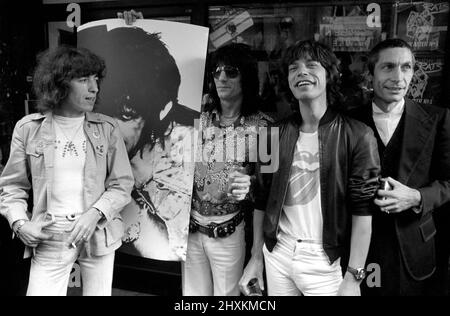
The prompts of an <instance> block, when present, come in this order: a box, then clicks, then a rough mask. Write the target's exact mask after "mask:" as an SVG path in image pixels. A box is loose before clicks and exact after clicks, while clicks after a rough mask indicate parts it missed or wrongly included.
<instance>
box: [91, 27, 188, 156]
mask: <svg viewBox="0 0 450 316" xmlns="http://www.w3.org/2000/svg"><path fill="white" fill-rule="evenodd" d="M86 31H89V32H91V34H92V36H90V37H91V38H95V39H97V42H100V43H102V45H98V43H97V45H96V47H98V46H101V47H98V48H97V50H96V52H98V53H100V52H101V53H100V54H101V55H102V56H104V57H105V59H106V62H107V65H108V80H105V82H104V85H103V90H102V91H103V98H102V103H101V104H100V110H101V111H102V112H103V113H105V114H107V115H110V116H114V117H116V118H118V119H120V120H122V121H129V120H133V119H136V118H138V117H142V118H143V119H144V120H145V125H144V127H143V129H142V132H141V136H140V138H139V140H138V142H137V144H136V146H135V148H134V150H133V151H132V152H130V157H131V156H132V155H134V154H135V153H136V152H138V151H140V150H142V149H143V148H144V146H145V145H147V144H150V145H151V148H153V146H154V145H155V143H156V141H157V140H158V139H160V138H162V137H163V136H164V133H165V132H166V131H167V128H168V127H169V124H170V122H168V121H167V120H164V121H160V120H159V111H158V109H160V110H163V109H164V107H165V106H166V105H167V104H168V103H169V102H173V106H174V107H176V106H178V90H179V87H180V83H181V75H180V71H179V69H178V66H177V64H176V62H175V59H174V58H173V56H172V55H171V54H170V52H169V50H168V48H167V47H166V45H165V44H164V42H162V40H161V37H160V33H147V32H146V31H145V30H143V29H141V28H128V27H127V28H124V27H121V28H116V29H113V30H110V31H108V30H107V29H106V28H105V27H104V26H101V27H98V28H92V29H90V30H86ZM111 42H113V46H108V45H112V44H111ZM112 50H113V52H112ZM141 154H142V151H141Z"/></svg>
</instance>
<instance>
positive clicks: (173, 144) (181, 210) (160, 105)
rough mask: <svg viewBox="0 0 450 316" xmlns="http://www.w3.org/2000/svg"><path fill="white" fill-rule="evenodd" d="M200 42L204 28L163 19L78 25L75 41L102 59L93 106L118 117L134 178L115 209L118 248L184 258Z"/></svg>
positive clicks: (199, 86)
mask: <svg viewBox="0 0 450 316" xmlns="http://www.w3.org/2000/svg"><path fill="white" fill-rule="evenodd" d="M207 43H208V29H207V28H204V27H199V26H193V25H188V24H182V23H176V22H168V21H155V20H139V21H138V22H136V23H135V24H134V25H133V26H131V27H130V26H126V25H125V23H124V21H123V20H118V19H112V20H102V21H97V22H92V23H88V24H86V25H83V26H81V27H80V28H79V30H78V46H80V47H86V48H88V49H90V50H92V51H93V52H94V53H96V54H98V55H100V56H101V57H103V58H104V59H105V62H106V69H107V73H106V78H105V79H104V80H103V81H102V82H101V85H100V98H101V101H100V103H99V107H98V109H97V111H98V112H101V113H104V114H107V115H109V116H112V117H114V118H115V120H116V121H117V123H118V125H119V127H120V129H121V131H122V134H123V136H124V139H125V144H126V147H127V150H128V155H129V158H130V162H131V165H132V168H133V173H134V177H135V187H134V189H133V192H132V200H131V203H130V204H129V205H128V206H127V207H125V209H124V210H123V211H122V213H121V215H122V217H123V219H124V224H125V235H124V237H123V243H124V244H123V246H122V248H121V251H123V252H125V253H128V254H132V255H137V256H142V257H145V258H150V259H156V260H167V261H184V260H185V258H186V248H187V235H188V230H189V229H188V228H189V213H190V209H191V195H192V187H193V174H194V158H193V157H195V156H194V155H195V153H194V148H195V145H194V141H193V140H194V130H195V129H194V120H195V119H196V118H198V117H199V112H200V108H201V99H202V88H203V78H204V71H205V60H206V53H207Z"/></svg>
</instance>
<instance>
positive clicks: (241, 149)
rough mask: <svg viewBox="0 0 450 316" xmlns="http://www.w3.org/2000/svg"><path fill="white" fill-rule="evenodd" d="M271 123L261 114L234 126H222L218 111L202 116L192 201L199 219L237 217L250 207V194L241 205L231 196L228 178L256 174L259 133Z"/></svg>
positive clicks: (240, 119)
mask: <svg viewBox="0 0 450 316" xmlns="http://www.w3.org/2000/svg"><path fill="white" fill-rule="evenodd" d="M271 122H272V119H271V118H270V117H269V116H267V115H265V114H263V113H261V112H258V113H256V114H253V115H251V116H248V117H243V116H241V117H240V118H238V119H237V120H236V121H235V122H234V123H233V124H232V125H230V126H227V127H224V126H221V125H220V114H219V113H218V111H212V112H204V113H202V115H201V118H200V131H201V133H203V134H202V135H201V141H200V142H199V144H198V145H199V148H198V150H197V160H196V165H195V174H194V193H193V199H192V210H193V215H194V217H196V219H198V217H199V216H198V215H201V216H204V217H211V216H222V215H228V214H234V213H236V212H238V211H240V210H242V209H243V207H245V206H246V205H248V202H250V201H251V196H252V194H251V193H250V194H248V195H247V197H246V200H244V201H241V202H237V201H233V200H231V199H230V198H229V197H228V194H227V193H228V181H229V180H228V178H229V177H228V176H229V174H230V173H232V172H233V171H235V170H238V171H240V172H242V173H245V174H247V175H250V176H252V175H254V173H255V163H256V162H257V158H258V146H257V136H258V132H259V129H260V128H262V127H266V126H268V125H269V123H271ZM195 213H198V214H195ZM195 215H197V216H195Z"/></svg>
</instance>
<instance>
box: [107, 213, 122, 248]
mask: <svg viewBox="0 0 450 316" xmlns="http://www.w3.org/2000/svg"><path fill="white" fill-rule="evenodd" d="M105 231H106V247H110V246H112V245H114V244H115V243H117V242H118V241H120V240H122V237H123V235H124V232H125V230H124V226H123V220H122V218H120V217H115V218H113V220H112V221H111V222H110V223H109V224H108V225H107V226H106V227H105Z"/></svg>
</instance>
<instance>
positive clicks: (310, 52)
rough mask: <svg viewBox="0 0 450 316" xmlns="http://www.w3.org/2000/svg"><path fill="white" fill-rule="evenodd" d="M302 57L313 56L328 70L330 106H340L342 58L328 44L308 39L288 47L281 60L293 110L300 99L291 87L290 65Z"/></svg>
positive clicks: (285, 88)
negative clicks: (289, 77) (340, 66)
mask: <svg viewBox="0 0 450 316" xmlns="http://www.w3.org/2000/svg"><path fill="white" fill-rule="evenodd" d="M300 58H311V59H312V60H314V61H317V62H319V63H320V64H321V65H322V67H323V68H325V70H326V72H327V102H328V106H332V107H340V106H341V100H342V96H341V93H340V78H341V73H340V69H339V65H340V60H339V59H338V58H337V57H336V55H335V54H334V53H333V51H332V50H331V49H330V48H329V47H328V46H327V45H325V44H323V43H319V42H315V41H313V40H306V41H299V42H296V43H295V44H293V45H291V46H290V47H288V48H287V49H286V51H285V52H284V54H283V57H282V61H281V65H282V71H283V79H282V85H283V90H285V92H286V98H287V101H288V102H289V103H290V104H291V106H292V108H293V110H297V109H298V100H297V99H296V98H295V97H294V95H293V94H292V92H291V90H290V89H289V82H288V75H289V66H290V65H291V64H292V63H294V62H295V61H297V60H298V59H300Z"/></svg>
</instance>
